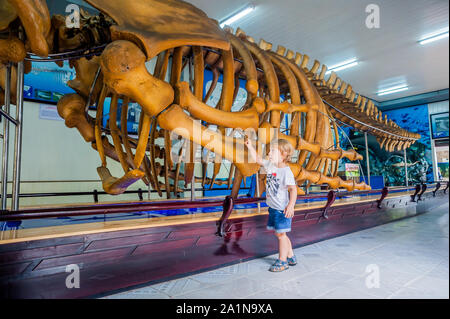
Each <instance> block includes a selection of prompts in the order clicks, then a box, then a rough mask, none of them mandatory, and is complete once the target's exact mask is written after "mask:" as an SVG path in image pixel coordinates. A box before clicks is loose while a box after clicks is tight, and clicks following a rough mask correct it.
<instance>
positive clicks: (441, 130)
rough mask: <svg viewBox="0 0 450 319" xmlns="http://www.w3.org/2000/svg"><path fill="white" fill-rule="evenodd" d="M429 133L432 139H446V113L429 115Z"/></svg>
mask: <svg viewBox="0 0 450 319" xmlns="http://www.w3.org/2000/svg"><path fill="white" fill-rule="evenodd" d="M430 122H431V132H432V137H433V139H436V138H446V137H449V135H448V112H443V113H437V114H431V115H430Z"/></svg>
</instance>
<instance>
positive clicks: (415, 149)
mask: <svg viewBox="0 0 450 319" xmlns="http://www.w3.org/2000/svg"><path fill="white" fill-rule="evenodd" d="M384 114H387V115H388V117H389V118H391V119H392V120H393V121H394V122H396V123H397V124H398V125H399V126H401V127H403V128H405V129H406V130H408V131H410V132H414V133H418V134H420V135H421V138H420V139H419V140H418V141H416V142H415V143H414V144H413V145H412V146H411V147H410V148H408V149H407V151H406V157H407V163H408V180H409V184H410V185H411V184H416V183H420V182H425V181H433V179H434V178H433V166H432V155H431V138H430V131H429V114H428V104H423V105H418V106H414V107H407V108H401V109H396V110H392V111H386V112H384ZM342 131H344V132H345V134H346V135H348V137H349V138H350V141H351V143H352V144H353V146H354V147H355V150H356V151H357V152H358V153H359V154H364V155H365V150H366V147H365V140H364V134H363V133H361V132H358V131H355V130H353V129H352V128H349V127H347V128H343V129H342V130H340V133H339V135H340V140H341V147H342V148H344V149H346V148H349V147H350V142H349V141H348V139H347V138H346V136H345V134H344V133H343V132H342ZM368 145H369V161H370V175H371V177H372V178H373V179H374V180H373V181H372V180H371V184H372V187H374V185H373V183H372V182H375V178H374V176H382V177H383V178H384V183H385V185H386V186H401V185H404V184H405V165H404V154H403V151H395V152H386V151H385V150H383V149H381V148H380V146H379V144H378V143H377V142H376V140H375V138H374V137H373V136H370V135H369V137H368ZM346 162H347V161H345V160H343V161H342V163H341V165H340V170H342V171H344V170H345V167H344V165H345V163H346ZM360 164H361V169H362V171H363V173H364V175H366V174H367V172H366V159H365V156H364V159H363V160H361V161H360ZM361 179H362V178H361ZM380 180H381V178H380Z"/></svg>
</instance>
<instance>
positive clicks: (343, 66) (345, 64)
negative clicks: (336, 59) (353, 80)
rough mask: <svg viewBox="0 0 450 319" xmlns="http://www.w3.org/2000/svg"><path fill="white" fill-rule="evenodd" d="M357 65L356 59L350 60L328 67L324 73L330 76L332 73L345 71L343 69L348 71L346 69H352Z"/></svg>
mask: <svg viewBox="0 0 450 319" xmlns="http://www.w3.org/2000/svg"><path fill="white" fill-rule="evenodd" d="M357 65H358V61H357V59H356V58H353V59H351V60H347V61H345V62H342V63H339V64H336V65H334V66H332V67H330V68H329V69H328V71H327V72H326V74H330V73H331V72H333V71H334V72H337V71H341V70H345V69H348V68H351V67H354V66H357Z"/></svg>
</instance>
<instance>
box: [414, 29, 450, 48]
mask: <svg viewBox="0 0 450 319" xmlns="http://www.w3.org/2000/svg"><path fill="white" fill-rule="evenodd" d="M445 38H448V31H447V32H443V33H439V34H436V35H433V36H428V37H426V38H425V39H423V40H420V41H419V43H420V44H421V45H424V44H427V43H430V42H434V41H437V40H441V39H445Z"/></svg>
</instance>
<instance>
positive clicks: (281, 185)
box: [263, 160, 297, 211]
mask: <svg viewBox="0 0 450 319" xmlns="http://www.w3.org/2000/svg"><path fill="white" fill-rule="evenodd" d="M263 169H264V173H266V174H267V178H266V203H267V206H269V207H271V208H273V209H276V210H283V211H284V209H285V208H286V206H287V205H288V204H289V191H288V186H292V185H293V186H295V185H297V183H296V182H295V177H294V174H293V173H292V171H291V169H290V167H289V165H288V166H286V167H283V168H278V167H277V166H276V165H275V164H273V163H271V162H270V161H269V160H263Z"/></svg>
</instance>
